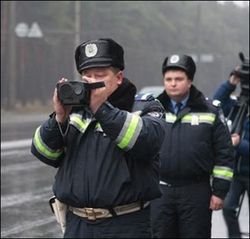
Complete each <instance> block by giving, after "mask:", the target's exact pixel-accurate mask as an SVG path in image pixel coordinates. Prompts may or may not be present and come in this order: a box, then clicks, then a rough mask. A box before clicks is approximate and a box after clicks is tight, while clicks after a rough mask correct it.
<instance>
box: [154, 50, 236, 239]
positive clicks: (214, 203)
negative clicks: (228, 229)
mask: <svg viewBox="0 0 250 239" xmlns="http://www.w3.org/2000/svg"><path fill="white" fill-rule="evenodd" d="M195 71H196V65H195V63H194V61H193V59H192V57H190V56H188V55H171V56H168V57H166V58H165V60H164V62H163V65H162V74H163V81H164V86H165V90H164V91H163V93H162V94H160V95H159V96H158V97H157V98H158V100H159V101H160V102H161V103H162V104H163V106H164V108H165V110H166V114H165V118H166V119H165V120H166V124H165V128H166V135H165V140H164V142H163V144H162V147H161V151H160V162H161V168H160V186H161V189H162V192H163V195H162V197H161V198H159V199H155V200H153V202H152V207H151V209H152V223H153V230H154V236H155V237H159V238H183V237H186V238H210V236H211V212H212V210H219V209H221V208H222V207H223V200H224V197H225V195H226V193H227V191H228V189H229V186H230V182H231V180H232V176H233V172H232V159H233V155H232V145H231V140H230V134H229V132H228V130H227V128H226V126H225V125H224V124H223V123H222V121H221V118H220V117H219V114H218V109H217V107H215V106H213V104H212V103H211V102H210V101H207V100H206V99H205V97H204V95H203V94H202V93H201V92H200V91H199V90H198V89H197V88H196V87H195V86H194V85H193V84H192V83H193V78H194V74H195ZM210 176H212V177H211V179H212V187H211V186H210Z"/></svg>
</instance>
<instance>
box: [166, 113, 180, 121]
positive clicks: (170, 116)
mask: <svg viewBox="0 0 250 239" xmlns="http://www.w3.org/2000/svg"><path fill="white" fill-rule="evenodd" d="M176 119H177V117H176V115H174V114H172V113H166V114H165V120H166V122H169V123H174V122H175V121H176Z"/></svg>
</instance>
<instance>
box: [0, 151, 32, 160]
mask: <svg viewBox="0 0 250 239" xmlns="http://www.w3.org/2000/svg"><path fill="white" fill-rule="evenodd" d="M13 155H16V156H17V157H20V156H24V155H32V154H31V152H30V149H28V148H27V149H17V150H9V151H5V152H1V157H8V156H13ZM2 159H3V158H1V160H2Z"/></svg>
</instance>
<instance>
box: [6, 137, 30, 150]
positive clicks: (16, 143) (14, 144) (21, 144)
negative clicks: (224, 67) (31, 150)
mask: <svg viewBox="0 0 250 239" xmlns="http://www.w3.org/2000/svg"><path fill="white" fill-rule="evenodd" d="M31 143H32V139H21V140H12V141H4V142H1V151H2V150H7V149H14V148H25V147H28V146H29V147H30V146H31Z"/></svg>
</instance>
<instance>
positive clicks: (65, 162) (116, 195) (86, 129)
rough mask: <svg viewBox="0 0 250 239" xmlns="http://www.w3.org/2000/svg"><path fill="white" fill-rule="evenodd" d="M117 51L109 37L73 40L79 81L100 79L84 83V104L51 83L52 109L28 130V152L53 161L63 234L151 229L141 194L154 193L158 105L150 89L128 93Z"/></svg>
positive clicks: (132, 233) (128, 233)
mask: <svg viewBox="0 0 250 239" xmlns="http://www.w3.org/2000/svg"><path fill="white" fill-rule="evenodd" d="M123 54H124V52H123V48H122V46H120V45H119V44H118V43H117V42H115V41H114V40H112V39H107V38H105V39H97V40H90V41H86V42H84V43H82V44H81V45H79V46H78V47H77V48H76V51H75V61H76V67H77V70H78V72H79V73H80V74H81V76H82V81H84V82H86V83H95V82H101V81H102V82H104V84H105V87H101V88H97V89H92V90H91V96H90V103H89V105H88V106H77V107H74V106H73V107H72V106H67V105H63V104H62V102H61V101H60V99H59V98H58V90H57V89H55V92H54V97H53V104H54V112H53V114H51V115H50V117H49V119H48V120H47V121H45V122H44V123H43V124H42V125H41V126H39V127H38V128H37V130H36V132H35V134H34V137H33V141H32V148H31V151H32V153H33V154H34V155H35V156H36V157H37V158H38V159H39V160H41V161H42V162H44V163H46V164H48V165H51V166H53V167H56V168H58V171H57V173H56V176H55V182H54V185H53V192H54V194H55V196H56V198H57V200H59V201H60V202H62V203H64V204H66V205H67V207H68V212H67V215H66V216H67V217H66V230H65V233H64V237H73V238H105V237H108V238H120V237H121V238H130V237H137V238H143V237H150V236H151V229H150V203H149V201H150V200H152V199H154V198H157V197H159V196H160V195H161V192H160V189H159V186H158V180H159V177H158V168H159V157H158V151H159V149H160V146H161V142H162V141H163V138H164V126H163V124H164V121H163V120H162V119H161V118H162V116H163V112H164V109H163V108H162V106H161V104H160V103H159V102H158V101H156V100H155V99H154V98H152V97H150V96H149V97H148V96H147V97H146V96H143V97H142V96H136V97H135V94H136V87H135V86H134V84H133V83H132V82H131V81H129V80H128V79H126V78H125V77H124V74H123V69H124V56H123ZM64 81H67V79H65V78H63V79H61V80H60V81H59V82H64ZM133 111H136V112H133Z"/></svg>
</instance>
